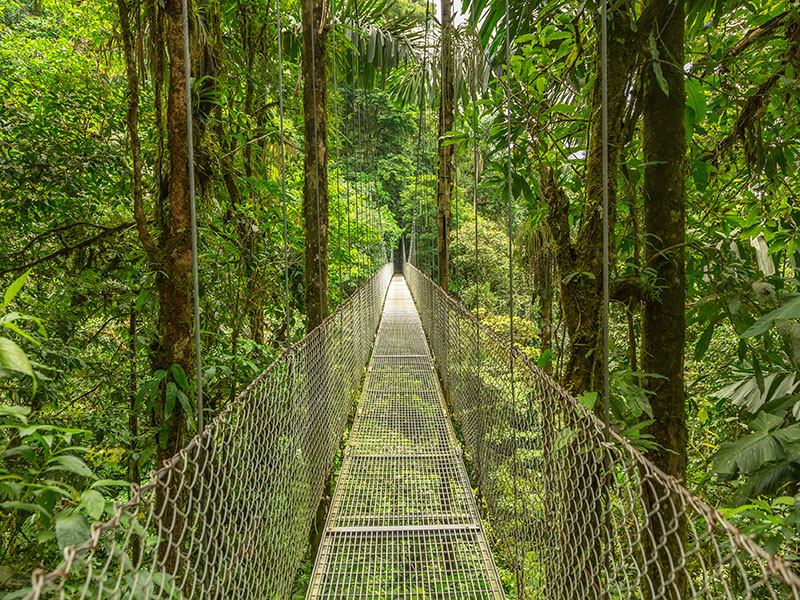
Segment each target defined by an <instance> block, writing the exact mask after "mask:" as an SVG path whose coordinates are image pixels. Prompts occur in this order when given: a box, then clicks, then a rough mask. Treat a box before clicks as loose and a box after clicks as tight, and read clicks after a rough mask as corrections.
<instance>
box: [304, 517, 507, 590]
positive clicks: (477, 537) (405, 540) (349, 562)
mask: <svg viewBox="0 0 800 600" xmlns="http://www.w3.org/2000/svg"><path fill="white" fill-rule="evenodd" d="M318 564H319V565H320V566H323V567H324V569H323V570H322V572H318V573H316V574H315V575H316V576H315V578H314V579H313V580H312V581H313V583H312V588H311V590H310V597H311V598H327V599H330V600H339V599H345V598H347V599H351V598H363V599H367V598H369V599H375V600H385V599H387V598H393V599H398V600H399V599H405V598H414V599H417V600H422V599H426V600H439V599H442V600H444V599H445V598H447V599H454V598H458V599H470V600H473V599H474V600H477V599H487V600H489V599H494V598H502V592H501V591H500V586H499V584H498V583H497V578H496V576H495V575H494V565H493V563H492V558H491V555H490V554H489V551H488V548H487V547H486V543H485V540H484V539H483V535H482V534H481V532H480V530H479V529H471V530H464V529H461V530H458V529H427V530H421V531H410V532H404V531H394V530H390V531H379V530H376V531H369V532H347V533H340V534H336V535H330V534H329V535H327V536H326V540H325V544H324V546H323V547H322V549H321V550H320V559H319V561H318Z"/></svg>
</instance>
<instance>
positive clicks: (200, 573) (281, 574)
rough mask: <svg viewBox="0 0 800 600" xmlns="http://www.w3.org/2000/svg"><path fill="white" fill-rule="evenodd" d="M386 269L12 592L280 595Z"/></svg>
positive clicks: (303, 536) (304, 534)
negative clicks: (82, 537)
mask: <svg viewBox="0 0 800 600" xmlns="http://www.w3.org/2000/svg"><path fill="white" fill-rule="evenodd" d="M392 271H393V267H392V265H390V264H386V265H384V266H383V267H382V268H380V269H379V270H378V271H377V272H376V273H375V274H374V275H373V276H372V277H371V278H370V279H369V280H368V281H367V282H366V283H365V284H364V285H362V286H361V287H360V288H359V289H358V290H357V291H356V292H355V293H354V294H353V295H352V296H351V297H350V298H349V300H347V301H346V302H345V303H344V304H342V305H341V306H340V307H339V308H338V309H337V310H336V311H335V312H334V313H333V314H332V315H331V316H330V317H328V318H327V319H326V320H325V321H324V322H323V323H322V324H321V325H320V326H319V327H318V328H317V329H315V330H314V331H312V332H311V333H310V334H309V335H307V336H306V337H305V338H303V339H302V340H301V341H300V342H299V343H297V344H296V345H294V346H292V347H291V348H289V349H288V350H286V351H284V352H283V353H282V354H281V355H280V356H279V357H278V358H277V359H276V360H275V362H273V363H272V365H271V366H270V367H269V368H268V369H267V370H266V371H265V372H264V373H262V374H261V376H259V377H258V379H256V380H255V381H254V382H253V383H252V384H251V385H250V386H249V387H248V388H247V389H246V390H244V391H243V392H242V394H241V395H240V396H239V397H238V399H237V400H236V401H235V402H234V403H232V404H231V405H230V406H228V407H227V408H226V409H225V410H224V411H223V412H222V413H221V414H220V415H219V416H218V417H217V418H216V419H215V420H214V421H212V422H211V423H210V424H209V425H208V427H206V429H205V431H204V432H203V434H202V435H199V436H197V437H195V438H194V439H193V440H192V441H191V443H189V445H188V446H187V447H186V448H185V449H183V450H181V451H180V452H179V453H178V454H176V455H175V456H174V457H172V458H171V459H170V460H169V461H167V462H166V463H165V464H164V466H163V467H161V468H160V469H159V470H158V471H156V472H155V473H153V475H152V477H151V478H150V480H149V481H148V483H147V484H145V485H143V486H141V487H138V488H134V489H132V490H131V499H130V500H129V501H128V502H126V503H124V504H119V505H117V506H116V508H115V511H114V515H113V517H112V518H111V519H110V520H109V521H107V522H104V523H95V524H94V525H92V527H91V536H90V538H89V539H88V540H87V541H86V542H85V543H83V544H81V545H79V546H71V547H67V548H66V549H65V550H64V560H63V562H62V563H61V565H59V567H58V568H57V569H55V570H53V571H51V572H45V571H43V570H39V571H36V572H34V573H33V575H32V578H31V588H30V589H29V590H27V595H25V591H22V592H21V593H20V594H18V595H16V594H15V596H16V597H19V596H23V595H24V597H25V598H28V599H37V598H45V597H59V598H114V599H120V600H121V599H134V598H135V599H137V600H140V599H147V598H159V599H161V598H192V599H194V598H197V599H203V600H206V599H211V598H218V599H223V598H265V599H267V598H268V599H270V600H272V599H274V598H288V597H290V595H291V586H292V583H293V579H294V575H295V572H296V571H297V567H298V565H299V563H300V561H301V559H302V557H303V553H304V552H305V548H306V541H307V538H308V534H309V530H310V527H311V523H312V521H313V519H314V515H315V512H316V509H317V505H318V504H319V501H320V498H321V496H322V493H323V488H324V483H325V479H326V477H327V475H328V474H329V473H330V471H331V468H332V464H333V460H334V457H335V455H336V453H337V451H338V448H339V444H340V441H341V439H342V435H343V431H344V428H345V425H346V422H347V418H348V415H349V414H350V412H351V408H352V405H353V401H354V398H355V395H356V392H357V390H358V387H359V384H360V380H361V376H362V373H363V371H364V367H365V365H366V362H367V359H368V357H369V353H370V349H371V346H372V341H373V339H374V336H375V332H376V329H377V326H378V323H379V321H380V317H381V312H382V308H383V302H384V299H385V295H386V290H387V288H388V286H389V282H390V281H391V277H392Z"/></svg>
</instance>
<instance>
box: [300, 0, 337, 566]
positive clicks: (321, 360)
mask: <svg viewBox="0 0 800 600" xmlns="http://www.w3.org/2000/svg"><path fill="white" fill-rule="evenodd" d="M300 8H301V16H302V21H303V23H302V25H303V51H302V54H303V56H302V72H303V118H304V120H305V182H304V185H303V218H304V224H305V227H304V228H305V307H306V318H307V323H306V331H307V332H311V331H312V330H314V329H315V328H316V327H317V326H319V325H320V324H321V323H322V321H324V320H325V317H327V316H328V125H327V114H326V98H327V75H326V69H325V49H326V47H327V40H328V29H327V26H326V25H325V24H324V22H323V19H324V18H325V15H326V14H327V10H328V7H327V3H326V1H325V0H302V2H301V7H300ZM317 352H318V356H317V357H316V360H315V362H314V364H310V363H309V366H308V367H307V370H308V377H309V388H308V390H309V394H308V397H307V398H306V400H307V402H308V409H309V415H310V418H311V420H310V423H309V427H310V428H311V431H312V432H313V433H312V435H310V436H308V439H309V440H314V439H317V440H326V441H327V442H330V443H334V441H331V439H330V437H331V436H330V432H329V427H330V424H329V423H327V422H325V417H326V415H327V414H328V411H327V410H326V409H325V408H324V406H323V405H322V403H323V402H328V401H329V398H328V392H327V389H328V386H327V367H326V365H327V355H326V353H325V345H324V344H319V346H318V351H317ZM335 442H336V443H338V441H335ZM311 456H312V449H311V448H307V449H306V457H307V459H309V460H310V459H311ZM325 468H326V469H327V475H326V478H325V482H324V484H323V489H322V499H321V501H320V503H319V505H318V506H317V510H316V515H315V517H314V522H313V524H312V528H311V534H310V538H309V542H310V545H311V556H312V558H313V557H314V556H316V553H317V550H318V548H319V543H320V541H321V537H322V530H323V528H324V525H325V518H326V516H327V512H328V503H329V502H330V496H331V480H330V465H326V466H325Z"/></svg>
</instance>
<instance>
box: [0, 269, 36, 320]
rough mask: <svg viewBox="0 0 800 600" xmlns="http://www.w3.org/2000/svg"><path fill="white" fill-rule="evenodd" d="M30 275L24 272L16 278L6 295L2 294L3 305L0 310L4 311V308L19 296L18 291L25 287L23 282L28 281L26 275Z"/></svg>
mask: <svg viewBox="0 0 800 600" xmlns="http://www.w3.org/2000/svg"><path fill="white" fill-rule="evenodd" d="M29 274H30V270H28V271H25V272H24V273H23V274H22V275H20V276H19V277H17V279H15V280H14V283H12V284H11V285H10V286H8V289H7V290H6V293H5V294H3V305H2V306H0V310H5V308H6V306H8V305H9V303H10V302H11V301H12V300H13V299H14V297H15V296H16V295H17V294H19V291H20V290H21V289H22V286H23V285H25V281H26V280H27V279H28V275H29Z"/></svg>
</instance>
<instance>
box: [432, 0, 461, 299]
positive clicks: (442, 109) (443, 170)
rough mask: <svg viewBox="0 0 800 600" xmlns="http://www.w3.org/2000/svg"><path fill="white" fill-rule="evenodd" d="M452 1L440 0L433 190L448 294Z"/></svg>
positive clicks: (440, 264)
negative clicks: (436, 167)
mask: <svg viewBox="0 0 800 600" xmlns="http://www.w3.org/2000/svg"><path fill="white" fill-rule="evenodd" d="M454 38H455V29H454V27H453V0H442V54H441V56H442V65H441V67H442V81H441V86H442V87H441V98H440V102H439V146H438V161H439V173H438V176H437V177H438V178H437V186H436V227H437V237H438V244H437V245H438V269H437V272H438V274H439V286H440V287H441V288H442V289H443V290H444V291H448V285H449V283H450V220H451V218H452V214H451V209H450V207H451V205H452V197H453V181H454V175H455V173H454V167H453V152H454V148H455V146H453V145H446V144H445V135H446V134H447V132H448V131H453V129H454V127H455V94H456V92H455V77H454V73H453V69H454V63H453V43H454Z"/></svg>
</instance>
